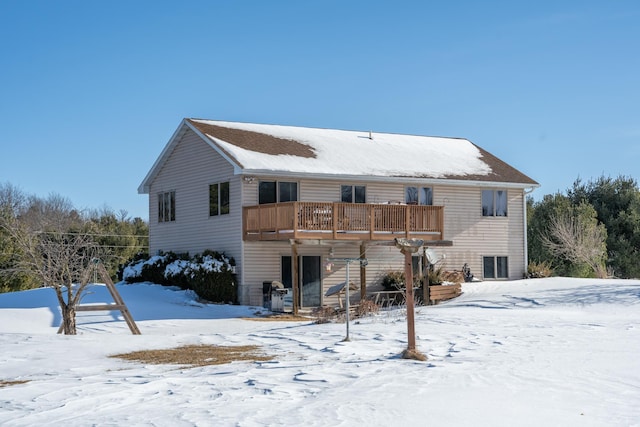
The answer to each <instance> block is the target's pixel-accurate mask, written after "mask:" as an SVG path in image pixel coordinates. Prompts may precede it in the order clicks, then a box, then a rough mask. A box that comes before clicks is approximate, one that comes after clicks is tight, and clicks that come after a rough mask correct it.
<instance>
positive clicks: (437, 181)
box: [236, 169, 540, 189]
mask: <svg viewBox="0 0 640 427" xmlns="http://www.w3.org/2000/svg"><path fill="white" fill-rule="evenodd" d="M236 174H240V175H262V176H273V177H287V178H299V179H304V178H307V179H309V178H312V179H319V180H324V181H335V180H343V181H360V182H389V181H395V182H403V183H408V184H409V183H416V184H433V185H448V186H461V185H464V186H469V187H502V188H522V189H527V188H538V187H540V184H538V183H537V182H505V181H481V180H474V179H453V178H423V177H401V176H374V175H344V174H317V173H314V174H310V173H301V172H290V171H276V170H269V169H239V170H238V171H237V172H236Z"/></svg>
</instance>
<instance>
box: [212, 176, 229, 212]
mask: <svg viewBox="0 0 640 427" xmlns="http://www.w3.org/2000/svg"><path fill="white" fill-rule="evenodd" d="M228 213H229V182H220V183H217V184H211V185H209V216H218V215H226V214H228Z"/></svg>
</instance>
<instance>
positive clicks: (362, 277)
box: [360, 243, 367, 301]
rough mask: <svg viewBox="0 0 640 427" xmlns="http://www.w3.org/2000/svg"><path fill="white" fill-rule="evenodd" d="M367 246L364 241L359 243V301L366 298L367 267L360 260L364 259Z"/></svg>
mask: <svg viewBox="0 0 640 427" xmlns="http://www.w3.org/2000/svg"><path fill="white" fill-rule="evenodd" d="M366 252H367V247H366V245H365V244H364V243H360V301H364V300H365V299H366V298H367V269H366V268H365V265H364V264H363V262H362V260H363V259H365V257H366Z"/></svg>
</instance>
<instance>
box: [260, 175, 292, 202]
mask: <svg viewBox="0 0 640 427" xmlns="http://www.w3.org/2000/svg"><path fill="white" fill-rule="evenodd" d="M265 183H271V184H274V185H275V191H276V194H275V201H274V202H261V201H260V194H261V191H260V187H261V186H262V184H265ZM280 184H295V186H296V194H295V200H287V201H288V202H295V201H298V200H300V183H299V182H298V181H280V180H267V179H261V180H260V181H259V182H258V204H259V205H266V204H270V203H284V202H282V201H281V191H280Z"/></svg>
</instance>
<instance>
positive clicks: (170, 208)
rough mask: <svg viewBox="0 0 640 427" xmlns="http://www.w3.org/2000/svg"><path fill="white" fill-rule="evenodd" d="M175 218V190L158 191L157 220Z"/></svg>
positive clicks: (165, 220)
mask: <svg viewBox="0 0 640 427" xmlns="http://www.w3.org/2000/svg"><path fill="white" fill-rule="evenodd" d="M175 220H176V192H175V191H166V192H164V193H158V222H169V221H175Z"/></svg>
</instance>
